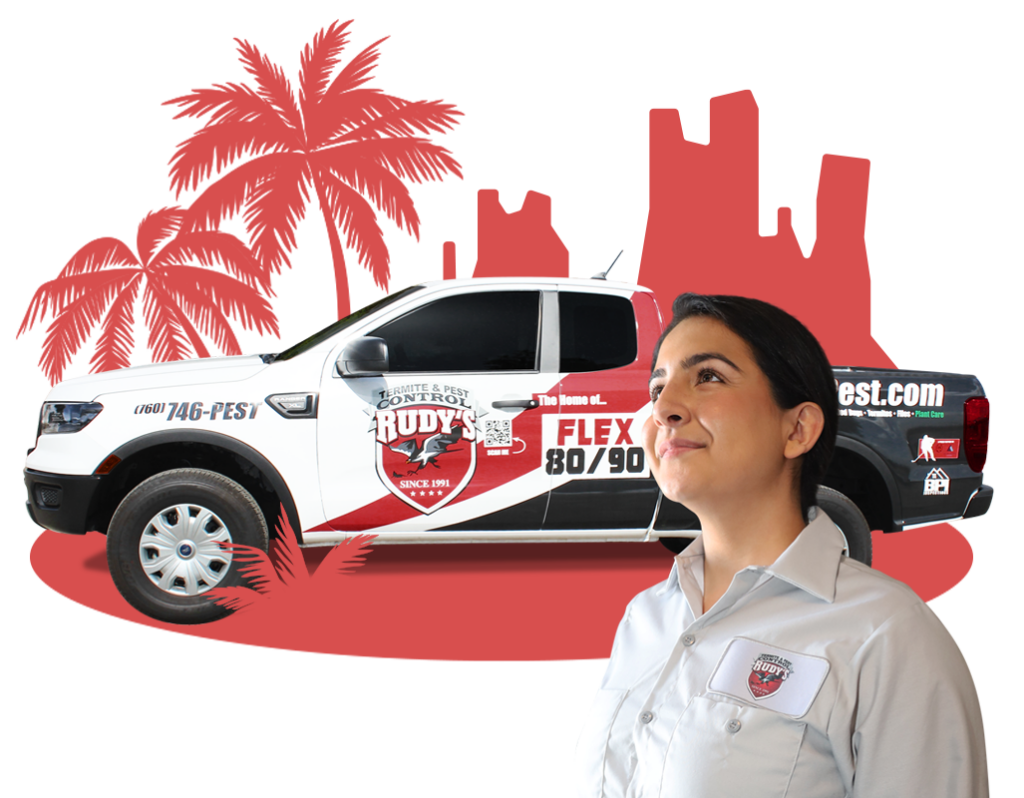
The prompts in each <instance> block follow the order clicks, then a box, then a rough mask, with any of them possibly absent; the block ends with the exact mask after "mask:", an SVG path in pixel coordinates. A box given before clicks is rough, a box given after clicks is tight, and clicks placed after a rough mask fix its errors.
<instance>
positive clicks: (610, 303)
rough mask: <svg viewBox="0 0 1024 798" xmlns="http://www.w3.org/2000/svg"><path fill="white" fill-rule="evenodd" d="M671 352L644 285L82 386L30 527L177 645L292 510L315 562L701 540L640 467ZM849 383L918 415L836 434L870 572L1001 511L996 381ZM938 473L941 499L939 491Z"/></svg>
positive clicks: (336, 329) (466, 311)
mask: <svg viewBox="0 0 1024 798" xmlns="http://www.w3.org/2000/svg"><path fill="white" fill-rule="evenodd" d="M661 330H662V320H661V316H660V313H659V311H658V306H657V303H656V302H655V298H654V295H653V294H652V293H651V292H650V291H648V290H646V289H643V288H640V287H638V286H632V285H626V284H622V283H613V282H606V281H602V280H546V279H518V280H514V279H472V280H450V281H443V282H435V283H427V284H424V285H417V286H413V287H410V288H407V289H405V290H402V291H399V292H397V293H395V294H392V295H391V296H388V297H387V298H385V299H382V300H381V301H379V302H376V303H374V304H372V305H370V306H368V307H366V308H363V309H362V310H359V311H357V312H356V313H354V314H352V315H351V316H348V317H347V318H345V319H342V320H341V321H338V322H336V323H335V324H332V325H331V326H329V327H327V328H326V329H324V330H322V331H320V332H318V333H317V334H315V335H313V336H311V337H310V338H307V339H306V340H305V341H302V342H301V343H298V344H296V345H295V346H293V347H291V348H290V349H287V350H285V351H283V352H280V353H278V354H273V355H251V356H243V357H226V358H209V359H202V360H191V361H184V362H175V363H162V364H156V365H151V366H138V367H133V368H129V369H123V370H119V371H112V372H105V373H100V374H93V375H89V376H87V377H81V378H77V379H71V380H68V381H66V382H63V383H61V384H59V385H57V386H56V387H54V388H53V390H52V391H51V392H50V394H49V396H47V397H46V400H45V403H44V405H43V408H42V412H41V417H40V425H39V434H38V435H37V440H36V445H35V447H34V448H33V449H32V450H31V451H30V452H29V455H28V459H27V463H26V469H25V482H26V486H27V488H28V502H27V505H28V510H29V514H30V515H31V516H32V518H33V520H34V521H35V522H36V523H38V524H39V525H40V526H44V527H46V528H49V529H53V530H56V531H60V532H66V533H72V534H84V533H85V532H87V531H91V530H98V531H100V532H105V533H106V535H107V555H108V562H109V565H110V570H111V574H112V575H113V578H114V582H115V584H116V585H117V587H118V589H119V590H120V591H121V593H122V594H123V595H124V597H125V598H126V599H127V600H128V601H129V602H130V603H131V604H132V605H134V606H135V607H136V608H138V609H139V610H141V611H142V612H144V613H146V614H148V615H150V616H152V617H155V618H158V619H162V620H168V621H174V622H179V623H198V622H203V621H207V620H211V619H213V618H216V617H219V616H220V615H222V614H223V613H224V611H223V610H222V609H221V608H220V607H218V606H217V605H215V604H214V603H213V602H210V601H207V600H206V599H205V598H204V596H203V594H204V593H205V592H206V591H208V590H209V589H210V588H212V587H215V586H226V585H231V584H238V583H239V582H240V581H241V577H240V576H239V574H238V573H237V568H236V567H233V565H232V558H231V555H230V554H229V553H228V552H227V551H225V550H224V549H223V548H222V547H221V546H219V545H218V544H219V543H220V542H234V543H244V544H249V545H254V546H260V547H263V548H266V546H267V543H268V529H272V528H273V527H274V525H275V521H276V519H277V517H278V515H279V513H280V509H281V508H282V507H283V508H284V512H285V513H286V514H287V516H288V519H289V521H290V523H291V526H292V528H293V529H294V530H296V532H297V534H298V535H299V539H300V543H302V544H303V545H307V546H309V545H314V546H315V545H328V544H334V543H337V542H339V541H341V540H343V539H344V538H345V537H346V536H348V535H351V534H352V533H354V532H372V533H375V534H376V535H378V541H381V542H441V541H444V542H455V541H462V542H468V541H499V540H500V541H526V540H538V541H539V540H559V541H565V540H653V539H658V538H662V539H666V538H670V537H671V538H675V539H676V540H678V539H680V538H692V537H693V536H694V535H695V534H696V530H697V528H698V522H697V520H696V518H695V517H694V516H693V515H692V513H689V511H687V510H686V508H684V507H682V506H680V505H676V504H673V503H672V502H668V501H662V498H661V494H660V492H659V491H658V488H657V486H656V485H655V483H654V481H653V480H652V479H651V478H650V475H649V470H648V467H647V463H646V462H645V457H644V451H643V448H642V446H641V434H640V432H641V427H642V425H643V423H644V420H645V419H646V417H647V416H648V415H649V414H650V406H649V397H648V394H647V381H648V373H649V368H650V356H651V353H652V351H653V348H654V344H655V342H656V340H657V338H658V336H659V335H660V333H661ZM836 373H837V378H841V379H842V380H843V381H844V382H843V384H845V383H846V382H851V384H860V383H859V382H858V380H860V381H863V382H864V384H866V385H868V384H874V383H875V382H877V383H878V386H879V388H878V390H881V391H883V392H885V391H887V392H888V394H887V395H894V394H899V395H900V396H901V398H902V402H903V406H906V407H908V408H909V407H910V405H911V400H910V397H913V401H914V405H915V407H914V408H913V409H914V412H906V413H905V414H904V415H905V416H907V418H905V419H904V418H899V419H897V418H895V417H894V418H892V419H886V420H884V421H883V420H880V419H877V418H874V417H868V416H864V417H863V418H857V417H856V416H854V415H845V416H844V417H843V418H841V419H840V440H839V444H838V448H837V454H836V458H835V461H834V463H833V470H832V471H830V477H829V478H828V479H826V484H827V485H829V486H830V487H829V489H826V490H825V492H824V494H823V495H821V496H820V497H819V498H820V502H819V503H822V504H823V505H824V506H826V508H827V509H828V511H829V514H830V515H831V516H832V518H833V519H834V520H836V523H837V524H838V525H840V527H841V528H842V529H843V531H844V533H845V534H846V536H847V539H848V541H849V544H850V546H849V548H850V553H851V556H855V557H858V558H859V559H861V560H864V561H867V562H870V542H871V538H870V529H872V528H874V529H885V530H887V531H894V530H898V529H901V528H902V527H903V526H904V525H905V524H908V523H920V522H923V521H926V520H927V521H934V520H939V519H940V518H959V517H962V516H970V515H979V514H981V513H983V512H985V511H986V510H987V508H988V503H989V502H990V501H991V496H992V490H991V488H989V487H988V486H985V485H983V484H982V480H981V468H982V465H983V463H984V446H985V441H986V440H987V401H986V400H984V399H983V398H982V399H980V400H979V397H981V396H983V394H982V392H981V386H980V385H979V384H978V382H977V380H975V379H974V378H973V377H961V376H958V375H938V378H941V379H942V380H943V381H942V382H936V379H938V378H937V377H936V375H931V374H922V373H920V372H895V371H893V372H886V371H883V370H851V369H848V368H843V369H837V370H836ZM837 385H840V383H839V382H837ZM891 386H899V391H897V390H896V388H895V387H891ZM919 386H920V387H919ZM855 390H856V389H854V391H855ZM876 392H877V391H876ZM851 396H853V397H854V398H851V400H850V403H848V404H851V405H852V403H853V402H854V401H855V396H856V394H855V393H854V394H851ZM922 397H930V398H922ZM840 398H842V391H840ZM922 401H924V402H926V403H928V402H930V404H929V405H928V407H929V409H928V410H927V411H926V412H923V413H922V412H920V411H918V410H917V407H916V405H917V404H919V403H920V402H922ZM978 401H981V402H985V405H984V410H985V417H984V422H985V423H984V424H981V423H980V422H979V420H978V418H979V417H978V412H976V411H978V406H977V402H978ZM969 402H975V405H974V410H973V411H972V412H973V413H974V415H972V417H971V418H972V419H973V421H972V424H973V426H971V427H970V429H968V426H969V425H968V422H967V417H966V415H965V408H966V406H967V404H968V403H969ZM979 412H980V411H979ZM841 415H843V414H842V413H841ZM861 415H863V414H861ZM961 422H962V431H961V427H960V425H961ZM953 427H956V429H955V430H954V429H952V428H953ZM982 427H984V429H982ZM919 428H920V429H919ZM926 429H927V430H930V431H931V434H930V439H931V440H942V441H948V440H952V439H954V438H955V439H956V444H955V446H956V455H955V457H954V458H952V459H950V458H947V459H944V460H943V461H942V463H941V464H938V463H936V462H929V461H928V460H927V458H926V460H925V462H924V463H921V464H920V465H916V464H912V463H911V461H912V459H913V457H914V456H915V455H917V454H918V445H919V444H918V441H919V438H920V436H921V434H922V433H923V434H925V435H929V433H928V432H924V430H926ZM961 438H962V439H963V446H961V445H960V440H961ZM872 442H874V443H872ZM886 447H888V451H886ZM950 451H952V449H950ZM942 452H945V450H941V449H940V453H942ZM979 453H980V454H979ZM942 456H943V457H945V454H943V455H942ZM918 459H919V458H918ZM932 459H933V460H934V457H933V458H932ZM898 461H899V462H900V463H902V461H905V464H903V465H901V466H900V468H896V467H895V465H894V464H897V462H898ZM915 462H916V461H915ZM937 465H941V467H942V469H941V470H942V473H943V474H944V475H945V482H944V483H943V485H942V487H941V490H940V489H938V488H935V489H934V490H932V491H931V493H929V490H928V485H929V484H933V487H934V485H935V484H937V483H935V479H934V474H933V475H932V483H928V482H927V478H928V476H927V472H928V469H929V467H931V469H932V471H936V470H937V469H936V466H937ZM918 472H920V473H918ZM894 475H895V476H894ZM906 485H910V490H909V492H908V490H907V489H906ZM843 494H846V495H843ZM911 494H913V495H912V496H911V499H907V496H908V495H911ZM914 502H916V504H915V503H914ZM922 507H923V510H922V509H921V508H922ZM858 508H859V509H858ZM865 516H866V518H865Z"/></svg>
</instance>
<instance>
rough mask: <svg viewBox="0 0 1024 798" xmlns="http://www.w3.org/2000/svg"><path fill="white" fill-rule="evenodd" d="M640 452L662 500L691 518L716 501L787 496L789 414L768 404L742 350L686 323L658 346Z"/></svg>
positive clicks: (718, 332) (736, 341) (716, 328)
mask: <svg viewBox="0 0 1024 798" xmlns="http://www.w3.org/2000/svg"><path fill="white" fill-rule="evenodd" d="M651 399H652V400H653V401H654V408H653V412H652V414H651V418H650V419H649V420H648V421H647V423H646V424H645V425H644V449H645V451H646V453H647V458H648V461H649V462H650V465H651V472H652V473H653V474H654V477H655V479H656V480H657V482H658V485H660V486H661V489H662V491H663V492H664V494H665V496H667V497H668V498H670V499H672V500H673V501H677V502H681V503H684V504H686V505H687V506H689V507H690V509H692V510H694V511H695V512H697V513H698V514H699V513H700V512H701V510H702V509H708V508H714V507H716V506H718V505H717V503H719V502H723V501H724V502H729V501H744V500H749V499H753V498H754V497H756V496H757V495H759V492H761V491H775V490H780V489H785V490H792V486H793V480H792V474H791V471H790V468H791V467H792V463H791V462H790V461H789V460H787V457H786V451H787V440H788V439H789V438H790V436H791V432H792V422H793V417H794V416H795V412H794V411H785V410H782V409H781V408H780V407H779V406H778V405H776V404H775V399H774V398H773V397H772V392H771V386H770V384H769V382H768V378H767V377H765V375H764V373H763V372H762V371H761V369H760V368H759V367H758V366H757V363H756V362H755V361H754V357H753V354H752V353H751V351H750V347H749V346H747V343H746V342H745V341H744V340H743V339H742V338H740V337H739V336H738V335H736V334H735V333H734V332H732V330H730V329H729V328H728V327H726V326H725V325H724V324H722V323H721V322H719V321H717V320H715V319H710V318H707V317H700V316H691V317H690V318H688V319H686V320H684V321H682V322H681V323H680V324H679V325H677V326H676V327H675V329H673V330H672V332H671V333H669V334H668V336H667V337H666V338H665V340H664V341H663V342H662V345H661V350H660V351H659V352H658V361H657V363H655V369H654V373H653V374H652V376H651Z"/></svg>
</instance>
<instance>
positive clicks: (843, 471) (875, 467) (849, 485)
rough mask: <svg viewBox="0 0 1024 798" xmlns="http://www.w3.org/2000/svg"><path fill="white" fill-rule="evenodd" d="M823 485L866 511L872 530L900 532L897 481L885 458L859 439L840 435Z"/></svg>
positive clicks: (901, 514) (900, 508) (900, 513)
mask: <svg viewBox="0 0 1024 798" xmlns="http://www.w3.org/2000/svg"><path fill="white" fill-rule="evenodd" d="M821 484H822V485H825V486H827V487H830V488H833V489H834V490H838V491H839V492H840V493H843V494H845V495H846V496H847V497H849V498H850V500H851V501H853V502H854V503H855V504H856V505H857V507H858V508H860V511H861V512H862V513H864V517H865V518H867V520H868V524H869V525H870V526H871V528H872V529H881V530H882V531H883V532H896V531H899V530H900V529H901V528H902V526H901V525H900V524H898V523H897V521H896V519H899V518H902V517H903V506H902V502H901V500H900V493H899V489H898V487H897V485H896V481H895V479H894V478H893V476H892V473H891V472H890V470H889V467H888V466H887V465H886V463H885V461H884V460H883V459H882V458H881V457H880V456H879V455H878V453H877V452H875V451H874V450H873V449H871V448H870V447H868V446H865V445H864V444H863V443H860V442H859V441H855V440H852V439H850V438H846V437H843V436H840V437H839V438H837V440H836V448H835V453H834V454H833V455H832V462H831V463H829V467H828V471H827V472H826V473H825V477H824V478H823V479H822V481H821Z"/></svg>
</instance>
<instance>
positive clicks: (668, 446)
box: [658, 438, 705, 460]
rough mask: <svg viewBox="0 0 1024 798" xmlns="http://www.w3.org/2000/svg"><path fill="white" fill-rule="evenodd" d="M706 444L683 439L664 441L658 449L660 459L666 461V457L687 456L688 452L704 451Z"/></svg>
mask: <svg viewBox="0 0 1024 798" xmlns="http://www.w3.org/2000/svg"><path fill="white" fill-rule="evenodd" d="M704 446H705V444H703V443H697V442H696V441H688V440H685V439H681V438H670V439H669V440H667V441H664V442H663V443H662V444H661V445H660V446H659V447H658V457H659V458H660V459H662V460H664V459H665V458H666V457H675V456H677V455H682V454H686V453H687V452H693V451H696V450H697V449H703V448H704Z"/></svg>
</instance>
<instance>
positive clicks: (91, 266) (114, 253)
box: [57, 236, 142, 278]
mask: <svg viewBox="0 0 1024 798" xmlns="http://www.w3.org/2000/svg"><path fill="white" fill-rule="evenodd" d="M141 265H142V264H141V263H139V259H138V258H136V257H135V253H134V252H132V251H131V250H130V249H129V248H128V245H127V244H125V243H124V242H123V241H121V240H120V239H118V238H110V237H109V236H108V237H105V238H97V239H94V240H92V241H90V242H89V243H88V244H86V245H85V246H84V247H82V248H81V249H80V250H78V252H76V253H75V254H74V255H72V257H71V260H69V261H68V262H67V265H65V266H64V268H63V269H61V270H60V274H58V275H57V277H58V278H60V277H69V276H71V275H73V274H84V273H85V272H95V271H99V270H100V269H105V268H107V267H108V266H141Z"/></svg>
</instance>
